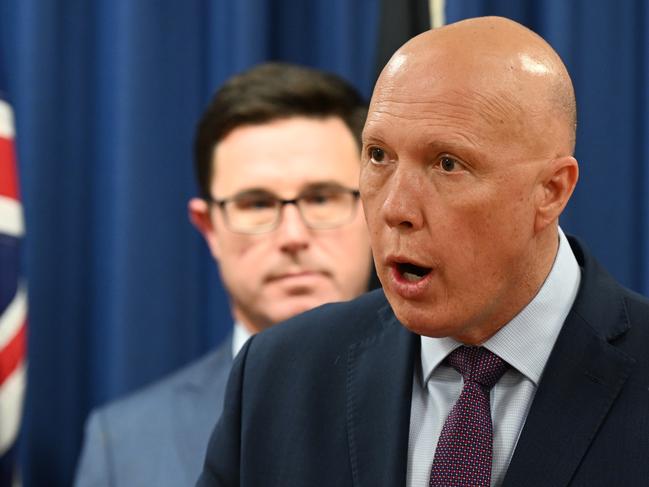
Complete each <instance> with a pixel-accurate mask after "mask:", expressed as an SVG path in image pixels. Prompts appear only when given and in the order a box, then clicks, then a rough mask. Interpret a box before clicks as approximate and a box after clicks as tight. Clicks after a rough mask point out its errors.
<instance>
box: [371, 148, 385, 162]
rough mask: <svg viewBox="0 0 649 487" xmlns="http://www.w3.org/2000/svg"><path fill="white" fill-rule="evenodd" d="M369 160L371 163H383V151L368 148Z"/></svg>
mask: <svg viewBox="0 0 649 487" xmlns="http://www.w3.org/2000/svg"><path fill="white" fill-rule="evenodd" d="M370 159H372V162H379V163H381V162H385V151H384V150H383V149H379V148H378V147H372V148H370Z"/></svg>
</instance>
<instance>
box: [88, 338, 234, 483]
mask: <svg viewBox="0 0 649 487" xmlns="http://www.w3.org/2000/svg"><path fill="white" fill-rule="evenodd" d="M231 366H232V336H231V335H230V336H229V337H228V338H227V339H226V340H225V342H224V343H223V344H222V345H220V346H219V348H217V349H216V350H215V351H214V352H211V353H210V354H208V355H206V356H205V357H203V358H201V359H199V360H198V361H196V362H194V363H192V364H190V365H188V366H187V367H185V368H183V369H181V370H180V371H178V372H176V373H174V374H173V375H171V376H169V377H167V378H165V379H162V380H161V381H159V382H157V383H155V384H153V385H151V386H149V387H147V388H145V389H143V390H141V391H139V392H136V393H135V394H133V395H131V396H128V397H127V398H125V399H121V400H119V401H116V402H114V403H111V404H109V405H107V406H104V407H102V408H100V409H98V410H96V411H94V412H93V413H92V414H91V416H90V419H89V420H88V423H87V426H86V437H85V444H84V447H83V451H82V454H81V457H80V461H79V465H78V468H77V476H76V479H75V486H76V487H95V486H97V487H99V486H102V487H108V486H110V487H122V486H124V487H125V486H128V487H139V486H142V487H144V486H146V487H151V486H153V485H155V486H157V487H164V486H173V487H178V486H186V485H194V483H195V482H196V479H197V478H198V476H199V475H200V472H201V469H202V466H203V460H204V458H205V450H206V448H207V442H208V439H209V434H210V431H211V430H212V427H213V426H214V424H215V423H216V421H217V419H218V417H219V415H220V414H221V409H222V405H223V396H224V393H225V385H226V382H227V378H228V374H229V372H230V368H231Z"/></svg>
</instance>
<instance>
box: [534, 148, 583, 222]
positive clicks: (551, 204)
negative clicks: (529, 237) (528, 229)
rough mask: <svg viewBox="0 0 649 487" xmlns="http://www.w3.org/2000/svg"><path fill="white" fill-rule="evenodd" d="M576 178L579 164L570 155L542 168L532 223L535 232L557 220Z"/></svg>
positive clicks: (575, 182)
mask: <svg viewBox="0 0 649 487" xmlns="http://www.w3.org/2000/svg"><path fill="white" fill-rule="evenodd" d="M577 179H579V164H578V163H577V160H576V159H575V158H574V157H572V156H565V157H560V158H558V159H554V160H553V161H551V162H550V163H549V164H548V165H547V166H546V167H545V168H544V169H543V171H542V173H541V179H540V184H541V191H540V192H539V198H538V200H537V212H536V221H535V225H534V229H535V231H536V232H540V231H541V230H543V229H544V228H546V227H547V226H548V225H549V224H551V223H552V222H555V221H557V219H558V218H559V215H561V212H562V211H563V209H564V208H565V207H566V205H567V204H568V200H569V199H570V196H571V195H572V192H573V190H574V189H575V185H576V184H577Z"/></svg>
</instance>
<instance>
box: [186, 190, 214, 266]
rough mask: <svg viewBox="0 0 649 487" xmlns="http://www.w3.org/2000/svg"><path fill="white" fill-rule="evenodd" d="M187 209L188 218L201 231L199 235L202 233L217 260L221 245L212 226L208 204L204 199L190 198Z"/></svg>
mask: <svg viewBox="0 0 649 487" xmlns="http://www.w3.org/2000/svg"><path fill="white" fill-rule="evenodd" d="M187 211H188V213H189V220H190V221H191V222H192V225H194V227H196V229H197V230H198V231H199V232H201V235H203V238H204V239H205V242H206V243H207V246H208V247H209V248H210V252H212V256H213V257H214V258H215V259H216V260H219V256H220V255H221V247H220V245H219V239H218V238H217V235H216V229H215V228H214V222H213V221H212V218H211V215H210V206H209V204H208V203H207V201H205V200H204V199H201V198H192V199H191V200H189V203H188V204H187Z"/></svg>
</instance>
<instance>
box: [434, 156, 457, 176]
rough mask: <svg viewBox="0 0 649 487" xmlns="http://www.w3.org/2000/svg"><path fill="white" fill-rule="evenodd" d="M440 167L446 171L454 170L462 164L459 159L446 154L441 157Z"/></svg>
mask: <svg viewBox="0 0 649 487" xmlns="http://www.w3.org/2000/svg"><path fill="white" fill-rule="evenodd" d="M439 167H440V168H441V169H442V171H444V172H453V171H455V170H456V169H459V167H460V165H459V164H458V162H457V160H455V159H453V158H452V157H448V156H444V157H441V158H440V159H439Z"/></svg>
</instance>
